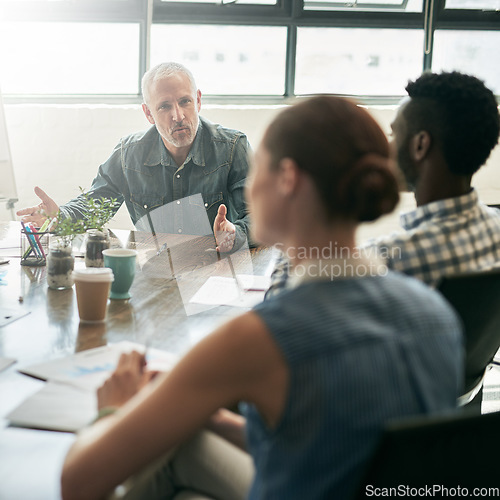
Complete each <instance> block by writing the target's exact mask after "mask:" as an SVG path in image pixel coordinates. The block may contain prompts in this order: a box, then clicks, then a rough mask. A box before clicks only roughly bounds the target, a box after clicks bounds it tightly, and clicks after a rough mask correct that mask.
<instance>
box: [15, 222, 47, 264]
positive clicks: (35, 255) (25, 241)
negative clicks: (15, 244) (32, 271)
mask: <svg viewBox="0 0 500 500" xmlns="http://www.w3.org/2000/svg"><path fill="white" fill-rule="evenodd" d="M49 234H51V233H50V232H47V231H45V232H40V233H34V232H31V231H29V230H26V229H21V265H22V266H45V264H46V261H47V260H46V259H47V255H48V254H49Z"/></svg>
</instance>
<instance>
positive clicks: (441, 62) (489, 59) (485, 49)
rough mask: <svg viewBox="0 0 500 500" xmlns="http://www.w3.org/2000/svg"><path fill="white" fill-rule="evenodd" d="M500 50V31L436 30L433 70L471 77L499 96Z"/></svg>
mask: <svg viewBox="0 0 500 500" xmlns="http://www.w3.org/2000/svg"><path fill="white" fill-rule="evenodd" d="M499 47H500V32H499V31H458V30H448V31H445V30H437V31H436V33H435V35H434V56H433V60H432V69H433V70H434V71H438V72H439V71H462V72H464V73H471V74H473V75H475V76H477V77H478V78H481V79H482V80H484V82H485V84H486V85H487V86H488V87H489V88H490V89H491V90H493V91H494V92H495V93H496V94H497V95H500V64H498V61H499V55H500V49H499ZM495 61H496V62H495Z"/></svg>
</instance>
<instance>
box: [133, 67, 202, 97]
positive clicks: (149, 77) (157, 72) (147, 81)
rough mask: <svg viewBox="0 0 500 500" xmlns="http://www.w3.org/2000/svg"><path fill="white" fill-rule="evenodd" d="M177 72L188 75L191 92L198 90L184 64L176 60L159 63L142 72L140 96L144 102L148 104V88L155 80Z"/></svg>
mask: <svg viewBox="0 0 500 500" xmlns="http://www.w3.org/2000/svg"><path fill="white" fill-rule="evenodd" d="M178 73H183V74H184V75H186V76H187V77H188V79H189V82H190V83H191V87H192V90H193V92H196V91H197V90H198V89H197V87H196V82H195V80H194V76H193V74H192V73H191V71H189V70H188V69H187V68H186V67H185V66H183V65H182V64H180V63H176V62H165V63H160V64H157V65H156V66H155V67H153V68H151V69H150V70H149V71H146V73H144V76H143V77H142V82H141V88H142V98H143V100H144V102H145V103H146V104H148V102H149V98H150V94H149V89H150V88H151V85H152V84H153V83H154V82H157V81H158V80H161V79H162V78H168V77H169V76H173V75H176V74H178Z"/></svg>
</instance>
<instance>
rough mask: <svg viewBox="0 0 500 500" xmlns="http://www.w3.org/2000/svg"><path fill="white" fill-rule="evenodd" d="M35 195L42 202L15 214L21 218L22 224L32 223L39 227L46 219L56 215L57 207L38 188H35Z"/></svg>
mask: <svg viewBox="0 0 500 500" xmlns="http://www.w3.org/2000/svg"><path fill="white" fill-rule="evenodd" d="M35 194H36V195H37V196H38V197H39V198H40V200H42V202H41V203H39V204H38V205H36V206H34V207H28V208H22V209H21V210H18V211H17V212H16V215H20V216H23V217H22V221H23V222H33V223H34V224H35V226H37V227H41V226H42V224H43V223H44V222H45V221H46V220H47V217H55V216H56V215H57V214H58V212H59V206H58V205H57V203H56V202H55V201H54V200H53V199H52V198H51V197H50V196H48V195H47V193H46V192H45V191H44V190H43V189H40V188H39V187H38V186H36V187H35Z"/></svg>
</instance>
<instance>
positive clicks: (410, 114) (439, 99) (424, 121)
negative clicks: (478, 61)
mask: <svg viewBox="0 0 500 500" xmlns="http://www.w3.org/2000/svg"><path fill="white" fill-rule="evenodd" d="M406 91H407V92H408V95H409V96H410V98H411V100H410V102H409V103H408V105H407V106H406V107H405V108H404V111H403V115H404V117H405V120H406V123H407V126H408V132H409V134H411V135H413V134H416V133H418V132H419V131H422V130H425V131H427V132H428V133H429V134H430V135H431V136H432V139H433V141H435V143H436V144H437V146H438V147H440V148H441V150H442V153H443V155H444V158H445V161H446V163H447V164H448V168H449V169H450V171H451V172H453V173H454V174H458V175H472V174H474V173H475V172H476V171H477V170H478V169H479V168H480V167H481V165H483V164H484V163H485V162H486V160H487V159H488V156H489V155H490V153H491V150H492V149H493V148H494V147H495V145H496V144H497V142H498V135H499V130H500V118H499V115H498V108H497V102H496V99H495V96H494V94H493V92H492V91H491V90H490V89H488V88H487V87H486V86H485V85H484V83H483V82H482V81H481V80H479V79H477V78H476V77H474V76H470V75H465V74H463V73H459V72H456V71H454V72H451V73H445V72H443V73H440V74H436V73H424V74H423V75H422V76H421V77H420V78H418V79H417V80H415V81H414V82H409V83H408V86H407V87H406Z"/></svg>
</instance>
